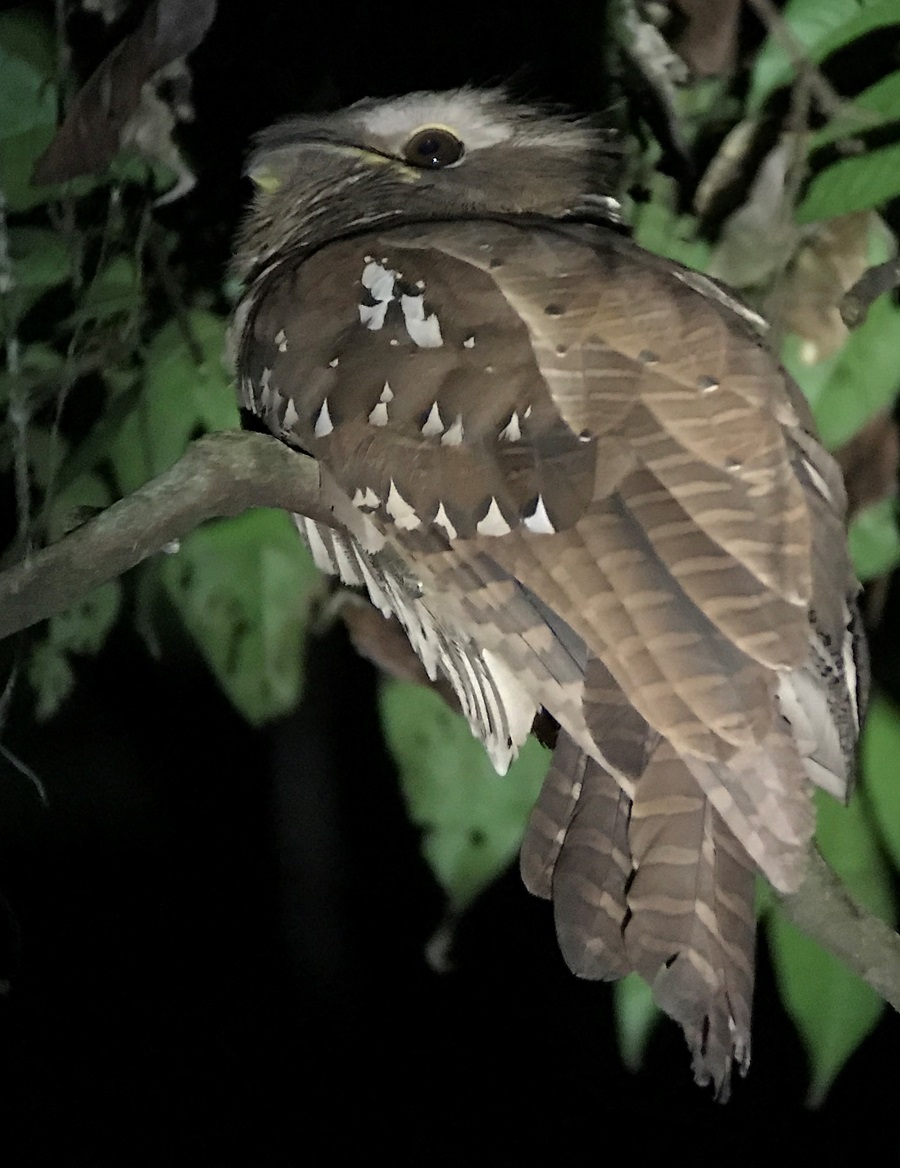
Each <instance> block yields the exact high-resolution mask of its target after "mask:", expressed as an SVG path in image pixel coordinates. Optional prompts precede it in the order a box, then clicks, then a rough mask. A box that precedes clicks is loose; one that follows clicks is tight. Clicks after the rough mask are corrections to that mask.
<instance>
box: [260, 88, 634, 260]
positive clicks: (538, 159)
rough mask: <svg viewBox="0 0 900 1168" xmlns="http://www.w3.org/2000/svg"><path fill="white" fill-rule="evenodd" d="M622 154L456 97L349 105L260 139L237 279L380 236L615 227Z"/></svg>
mask: <svg viewBox="0 0 900 1168" xmlns="http://www.w3.org/2000/svg"><path fill="white" fill-rule="evenodd" d="M622 151H623V147H622V145H621V144H620V142H619V140H618V139H617V138H616V137H615V136H614V135H613V133H612V132H611V131H609V130H604V129H602V128H600V127H598V126H597V125H596V124H594V123H592V122H591V121H590V120H588V119H585V118H579V117H575V116H573V115H570V114H564V113H559V112H553V111H548V110H547V109H546V108H544V107H540V106H532V105H521V104H516V103H515V102H513V101H512V100H510V99H509V98H508V97H507V95H506V94H505V93H504V92H503V91H502V90H496V89H495V90H476V89H470V88H466V89H457V90H451V91H449V92H445V93H412V94H408V95H406V96H404V97H399V98H393V99H387V100H373V99H366V100H364V101H360V102H357V103H356V104H355V105H352V106H350V107H348V108H347V109H344V110H340V111H338V112H336V113H331V114H313V115H306V116H302V117H296V118H292V119H290V120H289V121H285V122H282V123H280V124H278V125H276V126H273V127H271V128H270V129H268V130H265V131H264V132H263V133H262V134H260V135H259V136H258V138H257V139H256V143H255V149H254V150H253V152H252V154H251V155H250V158H249V162H248V166H247V173H248V174H249V176H250V178H251V179H252V180H253V181H254V184H255V185H256V188H257V196H256V199H255V201H254V204H253V207H252V209H251V212H250V214H249V216H248V218H247V221H246V222H245V224H244V229H243V233H242V238H241V243H240V247H239V253H238V267H239V269H240V270H241V271H242V272H243V273H246V272H248V271H250V270H253V269H254V268H256V267H257V266H258V265H260V264H265V263H266V262H267V261H268V260H269V258H270V257H272V256H274V255H276V254H283V253H284V252H286V251H293V250H294V249H295V248H298V247H299V248H302V249H306V248H314V247H316V246H317V245H318V244H320V243H322V242H325V241H326V240H329V239H334V238H336V237H338V236H341V235H346V234H351V233H354V232H356V231H360V230H366V229H368V228H371V227H376V226H381V225H384V224H399V223H403V222H416V221H418V222H422V221H428V220H435V219H446V218H453V219H459V218H461V217H479V218H484V217H492V218H497V217H507V216H518V215H537V216H544V217H548V218H553V219H561V218H566V217H571V216H572V215H573V214H577V213H578V212H579V210H581V211H588V210H591V211H592V212H593V213H594V214H599V215H603V216H605V217H607V218H615V212H616V206H617V205H616V203H615V199H614V198H613V197H612V193H613V189H614V186H615V182H616V178H617V175H618V172H619V170H620V169H621V165H620V161H619V160H620V159H621V156H622Z"/></svg>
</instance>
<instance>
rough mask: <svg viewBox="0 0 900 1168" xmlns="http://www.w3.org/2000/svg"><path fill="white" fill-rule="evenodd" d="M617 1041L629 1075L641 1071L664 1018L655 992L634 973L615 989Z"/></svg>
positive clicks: (615, 986) (616, 985) (616, 984)
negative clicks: (650, 1044) (653, 1035)
mask: <svg viewBox="0 0 900 1168" xmlns="http://www.w3.org/2000/svg"><path fill="white" fill-rule="evenodd" d="M613 1003H614V1010H615V1018H616V1040H617V1042H618V1044H619V1054H620V1056H621V1058H622V1062H623V1063H624V1064H625V1066H626V1067H627V1068H628V1070H629V1071H636V1070H638V1069H639V1067H640V1065H641V1063H642V1062H643V1061H644V1052H645V1051H646V1049H647V1043H648V1042H649V1041H650V1036H651V1035H652V1033H653V1031H654V1030H655V1029H656V1024H657V1023H658V1022H659V1020H660V1018H661V1017H662V1013H661V1012H660V1009H659V1006H657V1004H656V1002H655V1001H654V998H653V991H652V990H651V989H650V987H649V986H648V985H647V983H646V982H645V981H644V979H643V978H642V977H639V976H638V975H637V974H636V973H631V974H629V975H628V977H623V978H622V979H621V980H620V981H617V982H616V983H615V985H614V986H613Z"/></svg>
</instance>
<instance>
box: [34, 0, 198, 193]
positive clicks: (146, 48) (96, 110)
mask: <svg viewBox="0 0 900 1168" xmlns="http://www.w3.org/2000/svg"><path fill="white" fill-rule="evenodd" d="M216 3H217V0H153V2H152V3H151V4H150V7H149V8H148V9H147V12H146V14H145V15H144V19H143V20H142V21H141V23H140V25H139V26H138V28H137V29H135V31H134V32H133V33H132V34H131V35H130V36H127V37H126V38H125V39H124V40H123V41H121V42H120V43H119V44H118V45H116V47H115V48H114V49H113V51H112V52H111V53H110V54H109V56H108V57H107V58H106V60H105V61H104V62H103V64H102V65H100V67H99V68H98V69H97V70H96V71H95V72H94V74H93V75H92V76H91V77H90V79H89V80H88V81H87V82H86V84H85V85H84V86H83V87H82V88H81V90H80V91H79V93H78V94H77V96H76V97H75V100H74V101H73V102H72V104H71V106H70V108H69V112H68V114H67V116H66V120H65V121H64V122H63V124H62V125H61V126H60V127H59V129H58V130H57V132H56V135H55V137H54V139H53V141H52V142H51V143H50V145H49V146H48V147H47V149H46V150H45V151H44V153H43V154H42V155H41V157H40V158H39V159H38V161H37V163H36V164H35V167H34V172H33V175H32V181H33V182H34V183H57V182H65V181H67V180H68V179H71V178H76V177H77V176H78V175H83V174H98V173H100V172H101V171H103V170H105V168H106V167H107V165H108V164H109V162H110V161H111V160H112V158H113V157H114V156H115V154H116V153H117V151H118V149H119V146H120V144H121V141H122V137H123V134H124V132H125V128H126V126H127V125H128V122H129V120H130V118H131V117H132V116H133V115H134V113H135V112H136V110H137V109H138V107H139V105H140V102H141V90H142V87H143V86H144V84H145V83H146V82H147V81H149V80H150V79H151V78H152V77H153V76H154V75H155V74H156V73H158V72H159V71H160V69H162V68H164V67H165V66H166V65H169V64H170V63H171V62H172V61H174V60H176V59H177V58H178V57H183V56H185V55H186V54H188V53H190V52H192V51H193V50H194V49H195V48H196V47H197V46H198V45H199V44H200V42H201V41H202V39H203V37H204V36H205V34H206V31H207V29H208V28H209V26H210V24H211V23H212V20H213V17H214V16H215V12H216Z"/></svg>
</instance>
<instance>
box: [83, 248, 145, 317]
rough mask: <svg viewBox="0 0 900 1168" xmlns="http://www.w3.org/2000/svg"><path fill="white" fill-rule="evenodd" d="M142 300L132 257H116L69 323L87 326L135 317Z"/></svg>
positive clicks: (139, 283)
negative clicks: (94, 322)
mask: <svg viewBox="0 0 900 1168" xmlns="http://www.w3.org/2000/svg"><path fill="white" fill-rule="evenodd" d="M143 299H144V292H143V288H142V287H141V276H140V272H139V271H138V267H137V264H136V263H135V262H134V259H133V258H132V257H131V256H130V255H116V256H113V258H112V259H111V260H109V261H108V262H107V264H106V265H105V266H104V267H103V268H102V269H101V270H100V271H99V272H98V273H97V275H96V276H94V278H93V279H92V280H91V282H90V284H89V285H88V287H87V290H86V291H85V293H84V295H83V296H82V297H81V300H80V301H79V303H78V307H77V308H76V309H75V311H74V312H73V313H72V315H71V317H70V320H71V322H72V323H73V324H86V323H88V322H91V321H95V320H108V319H109V318H110V317H113V316H119V315H121V314H125V315H129V316H133V315H136V314H137V313H138V311H139V309H140V308H141V305H142V304H143Z"/></svg>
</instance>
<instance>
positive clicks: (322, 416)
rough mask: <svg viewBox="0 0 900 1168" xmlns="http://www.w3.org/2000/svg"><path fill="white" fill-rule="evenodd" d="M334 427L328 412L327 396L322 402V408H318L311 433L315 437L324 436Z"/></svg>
mask: <svg viewBox="0 0 900 1168" xmlns="http://www.w3.org/2000/svg"><path fill="white" fill-rule="evenodd" d="M333 429H334V423H333V422H332V420H331V414H330V413H329V412H328V398H327V397H326V398H325V400H324V401H323V402H322V408H321V409H320V410H319V416H318V417H317V418H316V424H315V427H314V429H313V434H315V436H316V437H317V438H324V437H325V435H326V434H330V433H331V431H332V430H333Z"/></svg>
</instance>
